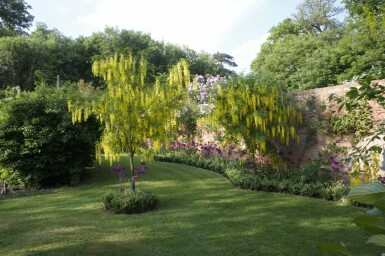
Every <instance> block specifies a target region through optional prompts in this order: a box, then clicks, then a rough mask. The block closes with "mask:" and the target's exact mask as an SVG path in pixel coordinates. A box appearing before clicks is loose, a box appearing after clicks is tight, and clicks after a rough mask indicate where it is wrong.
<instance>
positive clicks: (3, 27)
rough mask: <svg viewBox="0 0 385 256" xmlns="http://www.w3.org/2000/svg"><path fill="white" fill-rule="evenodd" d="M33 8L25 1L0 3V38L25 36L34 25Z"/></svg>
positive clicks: (11, 0) (17, 0)
mask: <svg viewBox="0 0 385 256" xmlns="http://www.w3.org/2000/svg"><path fill="white" fill-rule="evenodd" d="M28 9H31V6H30V5H28V4H27V3H26V2H25V1H24V0H2V1H1V2H0V36H5V35H12V34H25V29H28V28H29V27H30V26H31V25H32V21H33V18H34V17H33V16H32V15H31V14H30V13H29V12H28Z"/></svg>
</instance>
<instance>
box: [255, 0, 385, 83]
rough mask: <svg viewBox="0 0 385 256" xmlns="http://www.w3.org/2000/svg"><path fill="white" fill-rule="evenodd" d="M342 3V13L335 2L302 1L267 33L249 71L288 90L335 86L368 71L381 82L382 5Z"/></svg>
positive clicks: (370, 2)
mask: <svg viewBox="0 0 385 256" xmlns="http://www.w3.org/2000/svg"><path fill="white" fill-rule="evenodd" d="M344 2H345V3H346V7H347V11H345V14H344V8H343V7H342V6H340V5H339V4H338V2H337V1H335V0H320V1H313V0H306V1H304V2H303V3H302V4H301V5H300V6H298V8H297V12H296V13H295V14H294V15H293V17H292V18H287V19H285V20H283V21H282V22H281V23H279V24H278V25H277V26H274V27H273V28H271V29H270V35H269V38H268V39H267V41H266V42H265V43H264V44H263V45H262V48H261V51H260V53H258V55H257V57H256V58H255V59H254V61H253V62H252V64H251V66H252V71H253V72H254V73H256V74H258V75H259V76H261V75H263V76H268V77H271V78H272V81H274V80H277V81H275V82H279V83H281V84H284V85H285V86H286V87H287V88H289V89H292V90H298V89H299V90H303V89H309V88H317V87H326V86H330V85H336V84H339V83H343V82H344V81H351V80H354V79H355V78H356V77H357V76H360V75H362V74H367V73H369V74H372V75H373V76H374V78H383V77H384V75H383V74H384V72H383V70H384V68H385V63H384V60H383V58H382V57H381V56H382V55H383V53H384V51H385V48H384V46H385V44H384V43H385V41H384V36H383V35H384V29H385V28H384V26H382V24H383V21H382V19H383V11H384V7H383V3H382V1H377V0H375V1H371V0H370V1H349V0H347V1H344ZM343 16H345V19H343ZM352 42H354V43H352Z"/></svg>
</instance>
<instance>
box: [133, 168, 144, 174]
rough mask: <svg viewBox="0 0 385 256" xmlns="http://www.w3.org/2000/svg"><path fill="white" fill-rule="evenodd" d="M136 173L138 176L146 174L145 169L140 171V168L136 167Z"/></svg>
mask: <svg viewBox="0 0 385 256" xmlns="http://www.w3.org/2000/svg"><path fill="white" fill-rule="evenodd" d="M134 172H136V174H143V173H144V170H143V169H140V168H138V167H134Z"/></svg>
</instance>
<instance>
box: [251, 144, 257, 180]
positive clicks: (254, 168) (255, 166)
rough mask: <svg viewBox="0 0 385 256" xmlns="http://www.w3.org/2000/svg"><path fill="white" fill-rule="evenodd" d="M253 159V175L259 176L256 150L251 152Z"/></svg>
mask: <svg viewBox="0 0 385 256" xmlns="http://www.w3.org/2000/svg"><path fill="white" fill-rule="evenodd" d="M251 161H252V162H253V165H252V166H253V177H254V179H255V178H256V176H257V164H256V163H255V150H254V151H252V152H251Z"/></svg>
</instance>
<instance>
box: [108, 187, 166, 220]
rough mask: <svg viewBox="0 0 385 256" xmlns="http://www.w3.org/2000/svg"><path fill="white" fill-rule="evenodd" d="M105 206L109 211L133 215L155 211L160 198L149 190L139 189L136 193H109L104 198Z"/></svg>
mask: <svg viewBox="0 0 385 256" xmlns="http://www.w3.org/2000/svg"><path fill="white" fill-rule="evenodd" d="M103 204H104V208H105V210H107V211H110V212H113V213H116V214H122V213H124V214H132V213H141V212H146V211H149V210H153V209H155V208H156V207H157V206H158V204H159V198H158V197H157V196H155V195H154V194H153V193H152V192H151V191H149V190H146V189H140V188H137V189H136V190H135V193H133V192H127V194H124V193H118V192H111V193H108V194H107V195H105V196H104V198H103Z"/></svg>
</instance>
